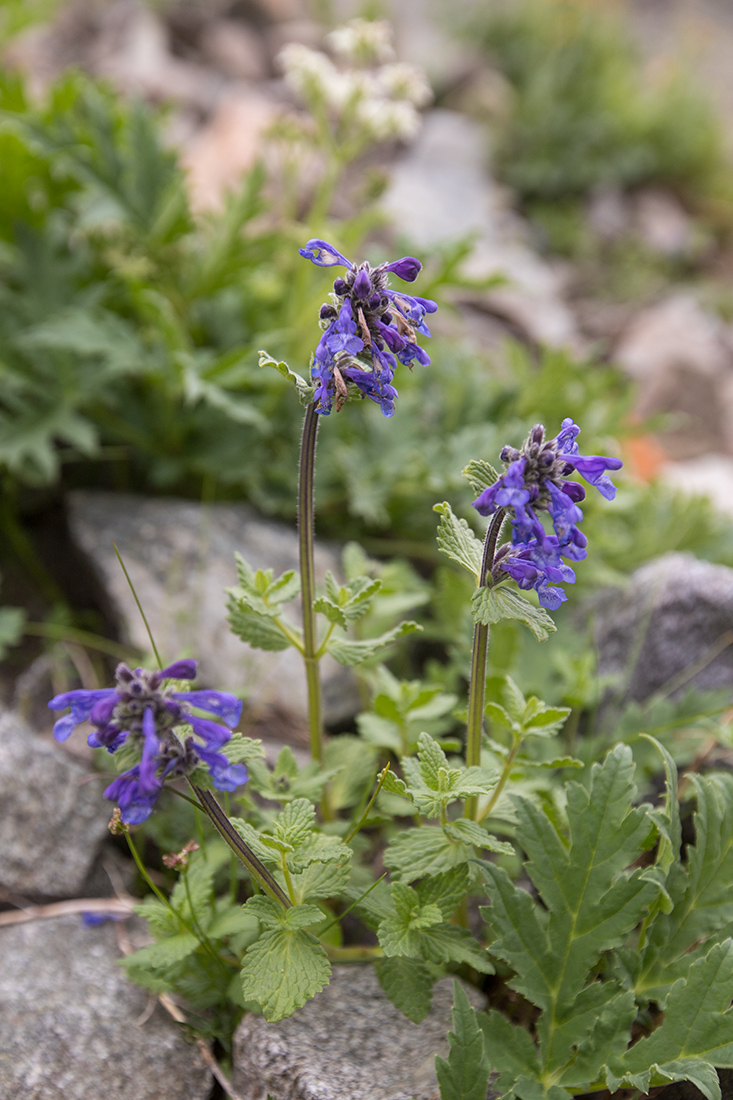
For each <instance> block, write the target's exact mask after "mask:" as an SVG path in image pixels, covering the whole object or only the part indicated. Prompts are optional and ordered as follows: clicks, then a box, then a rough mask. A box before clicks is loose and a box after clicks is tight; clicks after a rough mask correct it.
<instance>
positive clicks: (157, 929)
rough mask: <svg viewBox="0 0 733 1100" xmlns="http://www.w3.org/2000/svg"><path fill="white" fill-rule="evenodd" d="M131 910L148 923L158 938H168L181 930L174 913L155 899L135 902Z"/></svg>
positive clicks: (150, 898)
mask: <svg viewBox="0 0 733 1100" xmlns="http://www.w3.org/2000/svg"><path fill="white" fill-rule="evenodd" d="M133 910H134V912H135V913H137V915H138V916H139V917H143V919H144V920H146V921H147V922H148V924H149V925H150V928H151V929H152V931H153V932H154V933H155V935H156V936H157V937H158V938H162V937H163V936H170V935H171V934H172V933H174V932H179V931H180V929H181V922H180V921H179V920H178V918H177V917H176V915H175V913H172V912H171V910H170V909H169V907H168V906H167V905H164V904H163V902H162V901H157V900H156V899H155V898H152V897H148V898H145V899H144V900H143V901H139V902H137V904H136V905H134V906H133Z"/></svg>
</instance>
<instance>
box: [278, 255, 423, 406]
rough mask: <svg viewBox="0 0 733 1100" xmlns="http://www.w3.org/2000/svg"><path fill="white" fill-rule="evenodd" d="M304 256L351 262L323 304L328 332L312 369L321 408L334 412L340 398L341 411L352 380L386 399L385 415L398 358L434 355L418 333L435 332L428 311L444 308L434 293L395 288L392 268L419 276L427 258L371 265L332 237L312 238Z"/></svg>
mask: <svg viewBox="0 0 733 1100" xmlns="http://www.w3.org/2000/svg"><path fill="white" fill-rule="evenodd" d="M299 252H300V254H301V256H305V258H306V259H307V260H311V261H312V262H313V263H314V264H317V265H318V267H333V266H334V265H341V266H343V267H345V268H346V269H347V270H346V274H345V275H343V276H339V278H338V279H336V281H335V282H334V284H333V295H332V301H331V302H330V303H328V304H326V305H323V306H322V307H321V323H322V324H323V325H324V333H323V335H322V337H321V339H320V341H319V343H318V347H317V348H316V351H315V354H314V357H313V363H312V366H311V373H312V375H313V378H314V379H315V381H316V394H315V401H316V407H317V410H318V412H319V413H329V412H330V411H331V406H332V405H333V402H334V399H335V401H336V410H337V411H338V410H339V409H340V408H341V407H342V405H343V403H344V401H345V400H346V398H347V396H348V383H349V382H350V383H352V384H353V385H354V386H355V387H356V389H357V390H358V391H359V393H360V394H362V395H363V396H364V397H370V398H371V399H372V401H376V402H377V404H378V405H380V407H381V409H382V412H383V413H384V415H385V416H392V415H393V413H394V411H395V398H396V397H397V390H396V389H395V388H394V386H393V385H392V379H393V377H394V372H395V370H396V368H397V363H398V361H399V362H400V363H404V364H405V365H406V366H408V367H410V368H411V369H412V363H413V360H417V362H418V363H422V364H423V365H427V364H428V363H429V362H430V358H429V356H428V355H427V353H426V352H425V351H423V349H422V348H421V347H420V346H419V344H418V342H417V333H421V334H422V335H424V336H429V335H430V329H429V328H428V326H427V325H426V324H425V316H426V314H428V313H434V312H435V310H436V309H437V308H438V307H437V306H436V304H435V302H432V301H430V299H428V298H416V297H414V296H412V295H410V294H404V293H403V292H402V291H399V290H390V289H389V286H388V276H389V274H390V273H391V274H394V275H397V276H398V277H399V278H400V279H404V280H405V282H408V283H411V282H413V281H414V280H415V279H416V278H417V276H418V274H419V273H420V270H421V268H422V264H421V263H420V261H419V260H416V259H415V258H414V257H413V256H403V258H402V259H401V260H394V261H393V262H392V263H388V264H380V265H379V266H378V267H370V266H369V264H368V263H362V264H359V265H357V264H352V263H351V262H350V260H347V259H346V257H345V256H342V255H341V253H340V252H339V251H338V250H337V249H335V248H334V247H333V246H332V245H330V244H328V243H327V242H326V241H321V240H317V239H314V240H310V241H308V243H307V244H306V246H305V248H301V249H299Z"/></svg>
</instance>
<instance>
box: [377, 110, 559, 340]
mask: <svg viewBox="0 0 733 1100" xmlns="http://www.w3.org/2000/svg"><path fill="white" fill-rule="evenodd" d="M486 149H487V136H486V132H485V130H484V129H483V128H482V127H481V126H480V125H479V124H478V123H476V122H473V121H472V120H471V119H468V118H465V117H464V116H463V115H461V114H459V113H458V112H457V111H447V110H435V111H430V112H428V113H427V114H426V115H425V119H424V124H423V127H422V130H421V132H420V134H419V136H418V138H417V140H416V142H415V143H414V144H413V145H412V146H411V147H410V149H409V150H408V151H407V153H406V154H405V156H404V157H403V158H402V160H400V161H398V162H397V164H396V165H395V167H394V169H393V170H392V172H391V182H390V185H389V188H388V190H387V192H386V194H385V197H384V200H383V205H384V206H385V208H386V211H387V213H388V214H389V215H390V217H391V219H392V221H393V223H394V225H395V226H397V227H398V228H399V232H400V235H401V236H402V237H404V238H406V239H407V240H408V241H410V242H411V243H413V244H414V245H415V246H416V247H418V248H419V247H423V248H425V247H430V246H434V245H438V244H446V243H450V242H453V241H456V240H459V239H460V238H462V237H463V238H465V237H473V238H474V246H473V249H472V251H471V253H470V255H469V256H468V257H467V259H466V260H465V261H464V265H463V271H464V274H466V275H467V276H470V277H471V278H475V279H485V278H488V277H489V276H492V275H502V276H504V277H505V278H506V279H507V283H506V284H505V285H502V286H500V287H497V288H496V289H494V290H491V291H489V292H481V295H480V297H481V300H482V301H485V302H487V303H488V304H489V305H490V306H491V307H492V308H493V309H494V310H496V312H498V313H500V314H501V315H502V316H506V317H507V318H508V319H509V320H510V321H512V322H513V323H514V324H516V325H518V326H519V327H520V328H521V329H522V331H523V332H525V333H526V334H527V336H528V337H529V338H530V339H531V340H533V341H535V342H537V343H539V344H553V345H568V346H571V345H575V344H576V343H577V341H578V334H577V330H576V327H575V322H574V320H573V318H572V315H571V313H570V310H569V309H568V307H567V306H566V305H565V303H564V302H563V301H562V298H561V296H560V291H561V282H562V280H561V278H560V277H559V275H558V273H557V272H556V271H555V270H554V269H553V268H552V267H550V266H549V265H548V264H546V263H545V262H544V261H543V260H541V259H540V257H539V256H538V255H536V253H535V252H534V251H533V250H532V248H531V247H530V245H529V243H528V239H527V233H528V231H527V227H526V225H525V224H524V223H523V222H522V220H521V219H520V218H519V217H518V216H517V215H516V214H515V213H513V212H512V211H511V209H510V208H509V206H508V202H507V199H506V196H505V193H504V191H503V190H502V189H501V188H500V187H498V186H497V184H496V183H495V182H494V180H493V179H492V177H491V175H490V173H489V171H488V167H487V156H486Z"/></svg>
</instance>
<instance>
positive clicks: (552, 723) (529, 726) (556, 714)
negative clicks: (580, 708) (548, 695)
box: [523, 697, 571, 737]
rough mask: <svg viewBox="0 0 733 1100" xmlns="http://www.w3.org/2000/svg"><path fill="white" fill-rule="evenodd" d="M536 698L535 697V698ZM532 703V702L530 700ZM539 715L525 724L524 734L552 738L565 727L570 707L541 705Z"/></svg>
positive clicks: (525, 721) (526, 720) (527, 720)
mask: <svg viewBox="0 0 733 1100" xmlns="http://www.w3.org/2000/svg"><path fill="white" fill-rule="evenodd" d="M533 698H534V697H533ZM530 702H532V700H530ZM540 706H541V709H539V710H538V712H537V714H535V715H533V717H531V718H529V719H527V718H525V720H524V722H523V728H524V733H525V735H526V736H532V737H552V736H553V735H554V734H556V733H557V732H558V730H561V729H562V727H563V726H564V725H565V722H566V720H567V717H568V715H569V714H570V709H571V708H570V707H547V706H545V705H544V704H540Z"/></svg>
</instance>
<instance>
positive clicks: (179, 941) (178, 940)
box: [120, 932, 201, 970]
mask: <svg viewBox="0 0 733 1100" xmlns="http://www.w3.org/2000/svg"><path fill="white" fill-rule="evenodd" d="M200 946H201V945H200V943H199V940H198V938H197V937H196V936H195V935H194V934H193V932H177V933H176V934H175V935H173V936H166V937H165V939H161V940H158V941H157V942H156V943H149V944H147V946H146V947H141V948H140V950H139V951H133V953H132V954H131V955H126V956H125V957H124V958H123V959H121V960H120V963H121V965H122V966H126V967H132V968H133V969H134V968H143V967H144V968H145V969H151V970H165V969H167V968H168V967H170V966H171V965H173V964H174V963H179V962H181V961H182V960H183V959H185V958H187V957H188V956H189V955H190V954H192V953H193V952H194V951H195V950H196V949H197V948H198V947H200Z"/></svg>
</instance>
